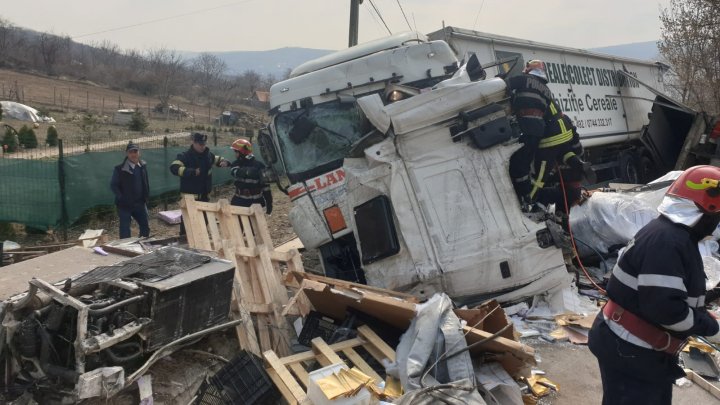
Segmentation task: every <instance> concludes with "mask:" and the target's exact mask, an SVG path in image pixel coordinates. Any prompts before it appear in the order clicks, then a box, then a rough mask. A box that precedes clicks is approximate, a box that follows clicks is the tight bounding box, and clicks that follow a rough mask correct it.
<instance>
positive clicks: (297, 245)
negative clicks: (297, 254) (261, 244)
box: [275, 238, 305, 253]
mask: <svg viewBox="0 0 720 405" xmlns="http://www.w3.org/2000/svg"><path fill="white" fill-rule="evenodd" d="M304 248H305V246H304V245H303V243H302V242H301V241H300V238H295V239H291V240H289V241H287V242H285V243H282V244H280V246H278V247H276V248H275V251H276V252H281V253H285V252H289V251H291V250H293V249H295V250H301V249H304Z"/></svg>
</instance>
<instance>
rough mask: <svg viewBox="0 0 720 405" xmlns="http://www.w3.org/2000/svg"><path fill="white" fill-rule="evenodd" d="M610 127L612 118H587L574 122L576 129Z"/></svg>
mask: <svg viewBox="0 0 720 405" xmlns="http://www.w3.org/2000/svg"><path fill="white" fill-rule="evenodd" d="M611 125H612V118H588V119H584V120H577V121H575V126H577V127H578V128H596V127H609V126H611Z"/></svg>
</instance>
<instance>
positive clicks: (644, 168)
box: [640, 156, 658, 184]
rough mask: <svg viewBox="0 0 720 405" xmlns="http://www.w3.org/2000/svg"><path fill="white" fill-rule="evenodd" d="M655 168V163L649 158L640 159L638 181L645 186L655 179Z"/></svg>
mask: <svg viewBox="0 0 720 405" xmlns="http://www.w3.org/2000/svg"><path fill="white" fill-rule="evenodd" d="M657 177H658V176H657V168H656V167H655V162H653V161H652V159H650V157H649V156H642V157H641V158H640V181H641V182H642V183H643V184H645V183H648V182H650V181H653V180H655V179H656V178H657Z"/></svg>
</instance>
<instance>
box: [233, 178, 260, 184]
mask: <svg viewBox="0 0 720 405" xmlns="http://www.w3.org/2000/svg"><path fill="white" fill-rule="evenodd" d="M236 180H237V181H239V182H240V183H248V184H259V183H260V180H259V179H250V178H247V177H244V178H238V179H236Z"/></svg>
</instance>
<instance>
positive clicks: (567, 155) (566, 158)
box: [562, 152, 577, 163]
mask: <svg viewBox="0 0 720 405" xmlns="http://www.w3.org/2000/svg"><path fill="white" fill-rule="evenodd" d="M574 156H577V155H575V152H568V153H566V154H564V155H563V157H562V162H563V163H567V161H568V159H570V158H571V157H574Z"/></svg>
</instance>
